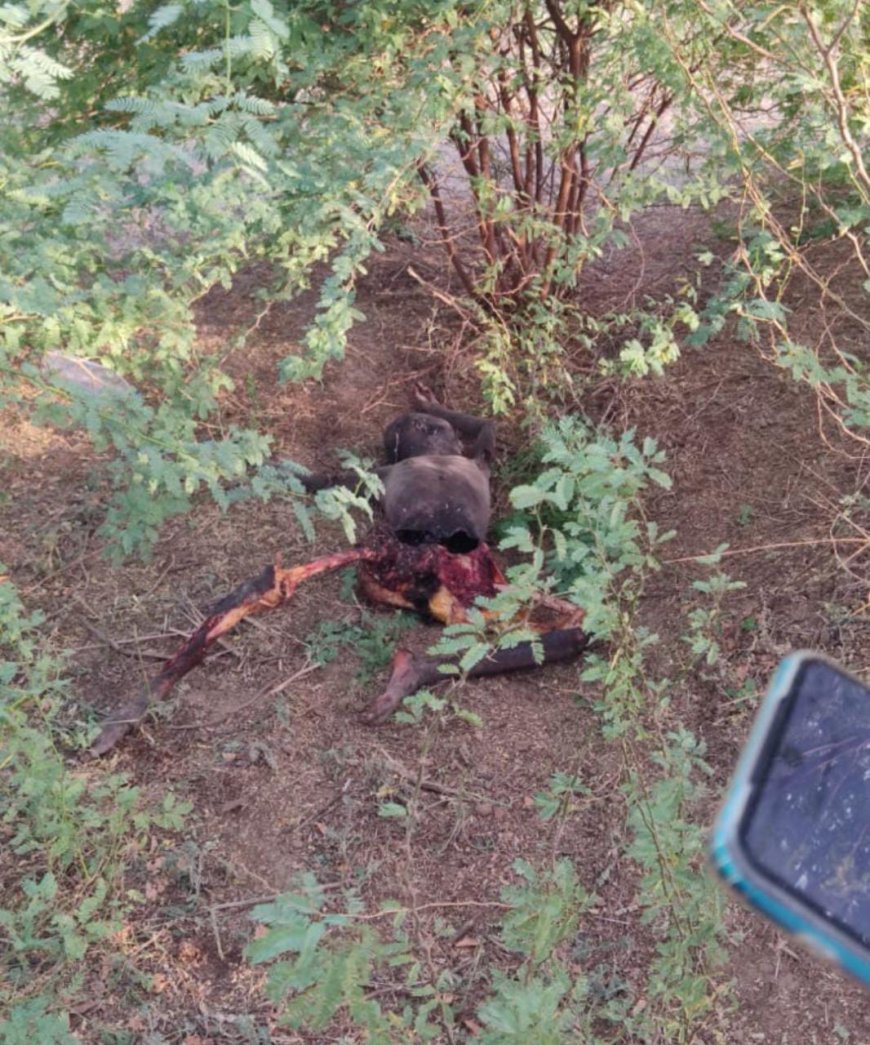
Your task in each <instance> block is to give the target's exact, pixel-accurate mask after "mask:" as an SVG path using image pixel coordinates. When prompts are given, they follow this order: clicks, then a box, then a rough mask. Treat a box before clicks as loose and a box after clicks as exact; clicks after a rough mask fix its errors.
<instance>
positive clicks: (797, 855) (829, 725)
mask: <svg viewBox="0 0 870 1045" xmlns="http://www.w3.org/2000/svg"><path fill="white" fill-rule="evenodd" d="M778 717H779V721H778V722H776V723H775V725H774V728H773V729H772V730H771V732H770V734H769V737H768V740H767V742H766V745H765V747H764V748H763V749H762V753H761V757H760V759H759V762H758V763H757V767H756V770H755V773H754V775H753V781H752V782H753V785H754V787H753V796H752V798H751V799H750V801H749V803H748V804H747V807H746V809H745V811H744V813H743V817H742V819H741V821H740V826H739V835H740V840H741V842H742V845H743V851H744V853H745V854H746V858H747V859H748V860H749V861H750V862H751V863H752V864H753V865H754V866H755V869H756V871H758V872H760V873H761V874H763V875H765V876H766V877H768V878H772V879H773V880H774V881H775V882H776V883H777V884H778V885H779V886H780V887H781V888H783V889H785V890H786V891H787V892H789V893H791V894H792V895H794V896H796V897H798V898H799V899H800V900H802V901H803V902H804V903H806V904H808V905H809V906H810V907H812V908H814V909H815V910H816V911H817V912H818V913H819V914H821V915H823V916H824V917H826V918H827V919H829V920H831V921H833V922H834V923H836V924H837V925H838V926H839V927H840V928H841V929H842V930H843V931H844V932H845V933H847V934H848V935H849V936H851V937H852V938H854V939H856V940H857V941H858V942H859V943H861V944H863V945H865V946H870V690H868V689H867V688H866V687H865V686H863V685H861V683H859V682H857V681H856V680H855V679H853V678H851V677H850V676H849V675H845V674H842V673H841V672H839V671H837V670H836V668H834V667H832V666H831V665H830V664H827V663H825V662H823V661H814V660H808V661H805V662H804V663H803V664H802V665H801V666H800V668H799V670H798V672H797V675H796V677H795V680H794V684H793V686H792V689H791V691H790V694H789V696H788V697H787V698H786V699H785V700H783V702H782V704H781V705H780V708H779V714H778Z"/></svg>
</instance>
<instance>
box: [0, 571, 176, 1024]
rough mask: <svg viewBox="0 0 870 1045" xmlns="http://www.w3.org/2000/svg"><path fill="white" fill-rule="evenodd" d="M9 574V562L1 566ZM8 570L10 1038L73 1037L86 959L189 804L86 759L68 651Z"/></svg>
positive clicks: (2, 624)
mask: <svg viewBox="0 0 870 1045" xmlns="http://www.w3.org/2000/svg"><path fill="white" fill-rule="evenodd" d="M0 574H2V571H0ZM42 624H43V619H42V615H41V614H40V613H38V612H34V613H28V612H27V610H26V609H25V607H24V605H23V604H22V602H21V599H20V597H19V595H18V592H17V590H16V588H15V586H14V585H13V584H12V583H11V582H10V581H9V580H8V579H7V578H4V577H3V576H2V575H0V838H2V846H0V939H2V946H0V1013H2V1016H0V1038H2V1040H3V1041H8V1042H25V1041H34V1040H36V1041H40V1042H61V1041H72V1040H73V1038H72V1036H71V1033H70V1030H69V1019H68V1009H69V1008H70V1007H71V1006H72V1005H73V1004H74V1003H75V1002H76V999H80V994H81V991H82V989H83V986H84V983H85V968H86V960H87V959H89V958H90V957H91V953H92V952H93V951H94V950H95V949H100V948H111V947H112V939H113V937H114V936H115V934H116V933H118V932H119V930H120V929H121V927H122V925H123V921H124V917H125V915H126V913H127V911H129V910H130V909H131V907H132V906H133V904H134V903H135V902H136V900H135V896H136V894H135V891H131V890H130V888H128V883H127V881H126V876H127V872H128V869H129V866H130V864H131V862H132V860H133V859H134V857H135V853H136V852H137V851H139V850H140V849H141V847H142V846H143V845H144V844H145V842H146V840H147V839H148V837H149V835H150V833H151V832H153V831H154V830H178V829H179V828H180V826H181V824H182V821H183V818H184V815H185V814H186V813H187V812H188V810H189V806H188V805H187V804H186V803H184V802H180V801H178V800H177V799H176V798H175V796H174V795H172V794H167V795H166V796H165V797H164V798H163V799H162V801H161V802H158V803H154V802H153V801H146V800H145V797H144V796H143V795H142V793H141V791H140V790H139V788H136V787H133V786H132V785H131V784H130V783H129V782H128V780H127V779H126V777H125V776H124V775H123V774H119V773H112V772H107V771H104V770H103V769H102V768H101V767H100V766H96V765H94V764H87V763H79V762H77V761H76V753H77V752H78V751H80V750H81V749H82V748H83V747H84V745H85V743H86V742H87V740H88V729H87V727H86V725H85V724H83V723H81V722H79V721H77V720H76V719H75V717H74V715H72V714H71V713H70V712H69V711H68V710H67V709H66V708H65V706H64V700H65V697H66V686H65V683H64V680H63V677H62V672H63V660H62V658H61V657H59V656H57V655H55V654H52V653H49V652H47V651H46V650H45V649H44V648H43V638H42V635H41V626H42Z"/></svg>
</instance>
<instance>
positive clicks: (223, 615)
mask: <svg viewBox="0 0 870 1045" xmlns="http://www.w3.org/2000/svg"><path fill="white" fill-rule="evenodd" d="M376 557H377V553H376V552H374V551H372V550H371V549H368V548H355V549H353V550H351V551H346V552H338V553H336V554H335V555H326V556H324V557H323V558H322V559H315V560H314V561H313V562H309V563H305V564H304V565H302V566H291V567H289V568H287V569H284V568H283V567H281V566H279V565H278V564H275V565H274V566H267V567H266V568H265V570H263V572H262V573H261V574H259V576H257V577H254V578H252V579H251V580H249V581H245V583H244V584H241V585H240V586H239V587H238V588H236V589H235V591H232V592H230V594H229V595H226V596H225V597H224V598H223V599H221V600H220V602H218V603H217V604H216V605H215V606H214V607H213V608H212V609H211V611H210V612H209V615H208V616H207V617H206V619H205V620H204V621H203V622H202V624H200V626H199V627H198V628H197V629H196V631H195V632H194V633H193V634H192V635H191V636H190V638H189V639H188V640H187V642H185V644H184V645H183V646H182V647H181V649H180V650H179V651H178V652H177V653H176V654H175V655H174V656H173V657H171V658H170V659H169V660H167V661H166V663H165V664H164V665H163V667H162V668H161V670H160V671H159V672H158V674H157V675H155V676H154V677H153V678H152V679H151V680H150V681H149V682H147V683H146V684H145V686H144V688H143V690H142V692H141V693H140V694H139V696H138V697H136V699H135V700H132V701H130V702H129V703H128V704H125V705H123V707H121V708H119V709H118V710H117V711H115V712H114V713H113V714H111V715H110V716H109V717H108V718H107V719H106V721H105V722H104V723H103V728H102V729H101V730H100V734H99V736H98V737H97V739H96V740H95V741H94V742H93V744H92V745H91V748H90V750H91V754H93V755H104V754H105V753H106V752H107V751H111V750H112V748H113V747H114V746H115V745H116V744H117V743H118V741H119V740H120V739H121V738H122V737H123V736H124V735H125V734H126V733H127V732H128V731H129V730H130V729H131V728H132V727H133V726H134V725H136V723H137V722H139V721H140V720H141V719H142V718H143V717H144V715H145V714H146V712H147V711H148V709H149V708H150V707H151V705H152V704H153V703H154V702H155V701H158V700H163V699H164V698H165V697H166V695H167V694H168V693H169V691H170V690H171V689H172V687H173V686H174V685H175V683H176V682H178V681H179V679H182V678H184V676H185V675H186V674H187V673H188V672H189V671H190V670H192V669H193V668H195V667H196V666H197V665H198V664H201V663H202V661H203V660H204V659H205V655H206V653H207V652H208V650H209V648H210V647H211V646H212V645H213V644H214V643H215V642H216V641H217V639H219V638H220V637H221V635H225V634H226V633H227V632H228V631H230V630H231V629H232V628H234V627H235V626H236V625H237V624H238V623H239V621H241V620H244V618H245V617H248V616H250V615H251V614H252V613H259V612H261V611H262V610H273V609H276V608H277V607H279V606H282V605H283V604H284V603H285V602H287V601H288V600H289V599H290V598H291V596H292V595H293V593H294V592H295V591H296V588H297V587H298V586H299V584H301V582H302V581H305V580H308V578H309V577H316V576H317V575H318V574H321V573H327V572H328V571H330V570H337V569H340V568H341V567H342V566H348V565H350V564H351V563H354V562H361V561H365V560H371V559H374V558H376Z"/></svg>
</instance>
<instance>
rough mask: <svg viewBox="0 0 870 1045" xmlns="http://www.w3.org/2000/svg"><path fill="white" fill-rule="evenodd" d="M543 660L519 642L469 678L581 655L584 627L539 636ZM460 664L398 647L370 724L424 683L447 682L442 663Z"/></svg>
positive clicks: (368, 716) (367, 716) (586, 640)
mask: <svg viewBox="0 0 870 1045" xmlns="http://www.w3.org/2000/svg"><path fill="white" fill-rule="evenodd" d="M539 641H540V644H541V646H542V647H543V653H544V656H543V661H536V660H535V656H534V650H533V646H532V643H531V642H520V643H518V644H517V645H516V646H514V647H512V648H511V649H499V650H494V651H493V652H492V653H491V654H490V655H489V656H488V657H484V659H483V660H481V661H478V662H477V664H475V665H474V667H473V668H471V670H470V671H469V672H468V673H467V674H468V677H469V678H479V677H481V676H483V675H501V674H505V673H506V672H510V671H522V670H524V669H527V668H537V667H540V666H541V665H542V664H555V663H557V662H558V661H562V660H570V659H571V658H572V657H576V656H578V655H579V654H580V653H582V652H583V650H584V649H585V648H586V646H587V645H588V644H589V636H588V635H587V634H586V633H585V632H584V631H583V630H582V629H581V628H557V629H555V630H553V631H548V632H544V633H543V634H542V635H541V636H540V640H539ZM457 664H458V658H452V657H450V658H446V659H441V658H438V657H426V656H421V655H419V654H416V653H410V652H409V651H408V650H404V649H400V650H397V651H396V653H395V655H394V657H393V663H392V674H391V675H390V680H389V682H388V683H387V688H386V689H385V690H384V692H383V693H382V694H381V695H380V696H379V697H378V698H377V699H376V700H374V701H373V702H372V703H371V704H370V705H369V707H368V709H367V710H366V712H365V714H364V715H363V716H362V719H363V722H365V723H366V724H367V725H372V726H373V725H377V724H379V723H381V722H383V721H384V720H385V719H387V718H388V717H389V716H390V715H391V714H392V713H393V712H394V711H395V710H396V708H397V707H398V706H399V704H401V703H402V701H403V700H404V699H405V697H409V696H411V694H412V693H416V692H417V690H418V689H421V688H422V687H423V686H432V685H434V684H435V683H437V682H447V681H449V679H450V677H451V676H450V675H445V673H444V672H443V671H442V670H441V668H442V666H446V665H451V666H455V665H457Z"/></svg>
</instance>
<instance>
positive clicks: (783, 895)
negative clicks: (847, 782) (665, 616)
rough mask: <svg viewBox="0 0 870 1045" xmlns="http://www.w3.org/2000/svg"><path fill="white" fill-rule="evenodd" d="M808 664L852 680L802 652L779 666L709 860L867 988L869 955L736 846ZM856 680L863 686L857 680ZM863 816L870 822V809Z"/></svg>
mask: <svg viewBox="0 0 870 1045" xmlns="http://www.w3.org/2000/svg"><path fill="white" fill-rule="evenodd" d="M807 661H815V662H823V663H826V664H828V665H829V666H830V667H832V668H834V669H835V670H836V671H837V672H838V673H840V674H841V675H845V676H847V677H849V678H852V679H854V676H851V675H849V673H848V672H846V671H844V670H843V668H841V667H840V666H839V665H837V664H835V663H834V662H833V661H831V660H830V658H828V657H825V656H824V655H822V654H819V653H812V652H809V651H806V650H803V651H800V652H796V653H791V654H789V655H788V656H787V657H785V659H784V660H783V661H782V662H781V663H780V665H779V667H778V668H777V670H776V672H775V674H774V676H773V679H772V680H771V683H770V688H769V690H768V692H767V695H766V696H765V698H764V701H763V702H762V705H761V707H760V709H759V711H758V715H757V717H756V720H755V723H754V724H753V727H752V732H751V733H750V736H749V740H748V741H747V743H746V746H745V747H744V749H743V752H742V754H741V756H740V760H739V762H738V764H737V769H736V770H735V773H734V776H733V778H732V780H731V784H730V787H729V789H728V792H727V794H726V797H725V801H724V803H723V805H722V808H721V810H720V812H719V816H718V818H717V820H716V823H715V825H714V828H713V835H712V839H711V843H710V857H711V861H712V864H713V866H714V868H715V869H716V871H717V872H718V873H719V875H720V876H721V877H722V878H723V880H724V881H725V882H726V883H727V884H728V885H729V886H730V887H731V888H732V889H734V890H735V891H736V892H737V893H738V894H739V895H740V896H741V897H742V898H743V899H744V900H746V901H747V902H748V903H749V904H750V905H751V906H752V907H754V908H756V909H757V910H758V911H760V912H761V913H762V914H764V915H766V916H767V917H768V918H770V919H772V920H773V921H774V922H776V923H777V924H778V925H779V926H780V927H781V928H783V929H785V930H786V931H787V932H789V933H791V934H792V935H793V936H794V937H795V938H796V939H797V940H798V941H799V942H801V943H803V944H805V945H806V946H808V947H809V948H810V949H811V950H813V951H815V952H816V953H817V954H820V955H822V956H823V957H825V958H827V959H829V960H830V961H833V962H836V963H837V964H838V965H840V966H841V967H842V968H843V969H845V970H846V972H848V973H850V974H851V975H852V976H855V977H857V978H858V979H859V980H862V981H863V982H864V983H866V984H868V985H870V953H868V952H867V951H865V950H864V948H862V947H861V945H860V944H859V943H858V942H857V941H856V940H853V939H851V937H849V936H848V935H847V934H846V933H844V932H842V931H841V930H840V929H839V928H838V927H837V926H836V925H832V924H830V923H829V922H827V921H826V920H825V919H824V918H823V917H822V916H821V915H820V914H819V913H818V912H817V911H815V910H814V909H813V908H812V907H810V906H809V905H807V904H805V903H803V902H802V901H801V899H800V898H799V897H797V896H795V895H793V894H791V893H790V892H788V891H787V890H785V889H783V888H782V887H780V886H779V885H778V884H777V883H776V882H774V881H771V880H770V879H769V878H766V877H764V876H763V875H762V874H761V873H759V872H758V871H757V870H756V869H755V868H754V867H753V866H752V864H751V862H750V861H749V860H748V859H747V857H746V855H745V853H744V851H743V847H742V845H741V843H740V827H741V823H742V820H743V816H744V813H745V812H746V809H747V806H748V804H749V802H750V800H751V798H752V796H753V793H754V791H755V789H756V787H757V784H756V782H755V777H756V774H757V771H758V769H759V767H760V765H761V764H762V761H763V759H764V756H765V751H766V749H767V745H768V737H769V735H770V730H771V726H773V724H774V722H775V721H776V719H777V716H778V715H779V714H780V711H781V709H782V708H783V702H784V701H785V700H786V698H787V697H788V696H789V695H790V693H791V690H792V686H793V684H794V681H795V677H796V675H797V673H798V672H799V670H800V669H801V667H802V665H803V664H805V663H806V662H807ZM854 681H855V682H858V684H859V685H863V683H860V681H859V680H858V679H854ZM867 817H868V821H870V805H868V809H867Z"/></svg>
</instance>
